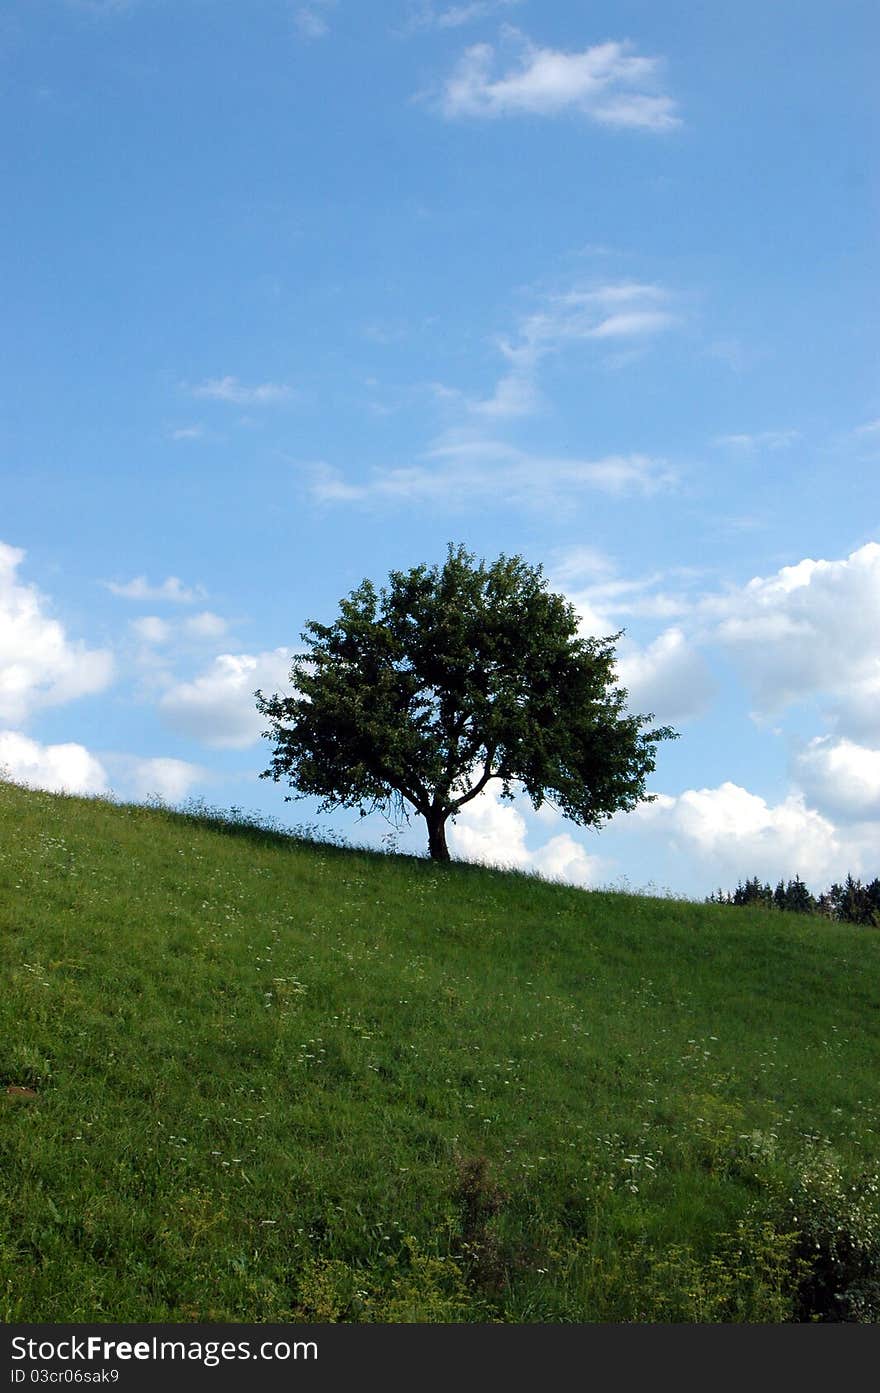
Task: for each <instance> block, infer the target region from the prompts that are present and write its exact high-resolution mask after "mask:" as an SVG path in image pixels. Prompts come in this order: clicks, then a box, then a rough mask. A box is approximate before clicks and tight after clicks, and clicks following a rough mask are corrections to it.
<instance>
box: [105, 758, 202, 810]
mask: <svg viewBox="0 0 880 1393" xmlns="http://www.w3.org/2000/svg"><path fill="white" fill-rule="evenodd" d="M121 767H122V768H123V769H124V770H125V773H126V775H127V779H126V782H127V783H128V785H129V786H130V788H131V789H132V792H133V793H134V795H135V797H137V798H161V799H162V801H163V802H165V803H180V802H182V801H183V799H184V798H186V796H187V794H188V793H190V791H191V790H192V789H193V788H194V787H196V786H197V785H198V784H200V783H202V782H204V780H205V778H206V774H205V770H204V769H201V768H200V767H199V765H197V764H189V763H187V761H186V760H183V759H167V758H155V759H128V760H123V761H122V762H121Z"/></svg>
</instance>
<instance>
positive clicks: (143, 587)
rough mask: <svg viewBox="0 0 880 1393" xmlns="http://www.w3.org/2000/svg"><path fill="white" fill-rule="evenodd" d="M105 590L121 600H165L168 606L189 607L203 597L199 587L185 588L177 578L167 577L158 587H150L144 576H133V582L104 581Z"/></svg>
mask: <svg viewBox="0 0 880 1393" xmlns="http://www.w3.org/2000/svg"><path fill="white" fill-rule="evenodd" d="M104 585H105V586H106V588H107V589H108V590H109V591H111V592H112V594H114V595H118V596H119V597H120V598H121V599H123V600H167V601H168V602H169V603H170V604H175V605H191V604H194V603H195V601H196V600H198V599H200V598H201V597H202V596H203V595H204V593H205V592H204V590H203V589H202V587H201V586H200V585H197V586H195V587H194V588H193V587H190V586H186V585H184V584H183V582H182V581H181V580H179V579H178V578H177V576H168V578H167V580H163V581H160V582H159V584H158V585H151V584H150V582H149V581H148V580H147V578H146V576H135V578H134V580H127V581H114V580H107V581H104Z"/></svg>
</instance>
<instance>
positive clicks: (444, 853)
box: [425, 809, 452, 861]
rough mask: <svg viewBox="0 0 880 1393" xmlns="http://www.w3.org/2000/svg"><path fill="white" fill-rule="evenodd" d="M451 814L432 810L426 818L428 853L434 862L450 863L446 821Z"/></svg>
mask: <svg viewBox="0 0 880 1393" xmlns="http://www.w3.org/2000/svg"><path fill="white" fill-rule="evenodd" d="M448 816H449V814H448V813H444V812H435V811H434V810H433V809H432V810H431V813H430V815H427V816H426V817H425V821H426V822H427V824H428V852H429V854H430V857H431V860H432V861H450V860H451V859H452V858H451V857H450V855H449V847H448V846H447V845H446V819H447V818H448Z"/></svg>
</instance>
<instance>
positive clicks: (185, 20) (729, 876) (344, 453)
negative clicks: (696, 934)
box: [0, 0, 880, 895]
mask: <svg viewBox="0 0 880 1393" xmlns="http://www.w3.org/2000/svg"><path fill="white" fill-rule="evenodd" d="M878 29H880V24H878V18H877V11H876V6H874V5H873V4H869V3H857V2H856V0H839V2H838V3H837V4H835V5H833V6H832V5H828V4H826V3H813V0H775V3H773V4H767V3H766V0H764V2H763V3H751V0H746V3H741V4H739V5H736V6H723V5H705V4H701V3H697V0H664V2H663V3H656V0H650V2H649V0H641V2H640V3H637V2H636V0H633V2H632V3H620V0H616V3H614V4H604V3H590V4H585V3H574V0H541V3H538V0H473V3H468V0H459V2H458V3H453V0H434V2H433V3H421V0H419V3H416V0H413V2H412V3H410V0H387V2H383V0H376V3H372V4H365V3H363V2H362V3H355V0H335V3H333V2H332V0H323V2H322V0H311V3H290V2H289V0H248V3H247V4H245V3H243V0H106V3H101V0H7V4H6V6H5V8H4V11H3V15H2V17H0V101H2V104H3V110H2V119H3V130H4V140H3V157H2V160H3V162H2V180H3V200H2V214H0V264H2V267H3V315H2V321H0V462H2V491H0V766H4V767H5V768H6V769H7V771H8V773H9V774H11V775H12V776H13V777H16V778H19V779H22V780H24V781H27V782H31V783H34V784H41V785H43V786H47V787H67V788H71V789H74V790H82V791H90V792H105V791H108V790H112V791H113V792H115V793H116V794H118V795H119V796H121V797H126V798H131V797H135V798H141V797H146V796H149V795H150V794H152V793H158V794H160V795H162V796H164V797H165V798H166V799H168V800H169V801H171V802H178V801H180V800H181V799H183V798H186V797H192V796H195V797H204V798H205V799H207V800H208V801H209V802H212V803H218V804H222V805H229V804H237V805H240V806H244V807H246V808H249V809H254V810H259V811H262V812H265V813H271V814H273V815H276V816H280V817H282V818H284V819H285V820H288V821H290V822H304V821H305V822H308V821H312V820H314V808H313V807H312V806H310V805H308V804H285V803H284V801H283V793H282V790H280V789H278V788H276V787H274V786H273V785H271V784H270V783H268V782H267V781H261V780H259V778H258V777H257V776H258V774H259V772H260V770H261V769H262V768H263V767H264V765H265V763H266V762H267V757H268V746H267V744H266V742H265V741H261V740H260V738H259V732H260V729H261V721H260V718H259V717H258V716H257V715H256V713H255V711H254V709H253V703H252V692H253V690H254V688H255V687H257V686H261V687H263V688H264V689H266V690H279V689H281V688H282V687H283V685H284V681H285V676H286V672H287V669H288V666H289V658H290V653H291V651H292V650H293V648H295V647H296V645H297V644H298V641H299V634H300V631H301V629H302V627H303V625H304V623H305V621H306V620H308V619H311V618H319V619H324V620H329V619H330V618H331V617H332V616H333V614H334V613H335V611H336V607H337V604H338V601H339V599H340V597H341V596H342V595H344V594H346V593H347V592H348V591H349V590H350V589H351V588H352V587H353V586H355V585H356V584H358V583H359V582H360V580H361V579H363V577H364V576H370V577H371V578H373V579H375V580H377V581H381V579H382V578H383V577H384V576H385V575H387V572H388V571H389V570H390V569H392V568H400V567H406V566H410V565H415V564H418V563H420V562H433V561H439V560H441V559H442V557H443V555H444V553H445V548H446V544H447V543H448V542H449V541H455V542H459V541H461V542H464V543H465V544H466V545H467V546H468V547H469V548H470V549H471V550H473V551H475V552H476V553H477V554H479V555H481V556H485V557H487V558H490V559H491V558H493V557H494V556H496V555H498V554H499V553H500V552H502V551H503V552H506V553H508V554H509V553H511V552H519V553H522V554H523V555H525V556H526V557H527V558H528V559H529V560H530V561H532V562H541V563H542V564H543V565H544V566H545V569H546V571H547V574H548V576H549V578H550V581H551V583H552V585H553V587H554V588H555V589H558V590H561V591H564V592H565V593H566V594H567V595H569V596H570V597H571V599H572V600H573V601H574V602H575V603H576V604H577V605H578V607H579V609H580V611H581V613H582V615H583V623H584V628H585V631H591V632H599V633H608V632H613V631H616V630H617V629H620V628H625V630H626V636H625V638H624V640H623V641H622V642H621V644H620V648H619V654H620V675H621V680H622V681H624V683H625V685H626V686H627V687H628V689H629V691H630V694H631V705H632V707H633V708H634V709H637V710H640V711H648V710H653V711H655V712H656V714H657V716H658V718H660V719H662V720H664V721H668V722H671V723H672V724H673V725H675V726H676V727H677V728H678V729H679V730H680V732H681V739H680V740H679V741H677V742H676V743H675V744H670V745H666V746H662V747H661V748H660V751H659V758H658V765H657V770H656V773H655V775H654V776H653V778H652V780H651V788H652V790H653V791H654V792H655V793H657V794H658V795H659V796H658V798H657V801H656V802H654V803H652V804H650V805H646V806H645V807H643V808H642V809H641V810H640V811H638V812H637V813H634V814H631V815H629V816H628V817H625V818H623V817H621V818H616V819H614V821H613V823H612V824H611V825H610V826H608V827H607V828H606V829H604V830H603V831H602V832H601V833H600V834H598V835H597V834H596V833H595V832H593V831H584V830H582V829H579V828H577V827H575V826H573V825H572V824H570V823H566V822H563V821H562V820H561V819H559V818H558V817H556V816H555V815H553V814H552V813H550V812H549V811H548V810H547V809H545V810H543V811H542V813H541V814H540V815H537V816H535V815H534V814H533V813H531V811H530V809H529V806H528V804H527V803H525V802H523V801H522V800H520V801H519V802H517V803H516V804H515V805H514V806H513V807H512V808H511V807H508V806H504V805H500V804H499V803H498V800H497V799H496V798H495V797H492V796H489V797H486V798H484V799H482V800H480V802H479V804H476V803H475V804H474V805H472V808H471V810H470V811H469V813H468V814H467V816H466V817H463V818H462V819H461V820H460V821H459V823H458V824H457V825H456V827H455V829H454V830H453V835H452V838H451V840H452V843H453V847H454V850H456V851H457V852H458V854H460V855H465V856H469V857H483V858H486V859H492V860H498V861H502V862H507V863H511V864H518V865H524V866H532V867H535V868H536V869H539V870H541V871H543V872H544V873H545V874H549V875H558V876H562V877H564V878H566V879H570V880H573V881H576V882H578V883H583V884H609V883H619V882H621V881H623V880H627V881H628V882H629V883H630V884H632V885H635V886H645V885H649V884H653V885H656V886H658V887H659V888H661V889H666V888H669V889H671V890H673V891H676V892H682V893H687V894H693V895H701V894H704V893H708V891H709V890H710V889H711V888H712V887H713V886H714V885H717V884H719V883H721V884H724V885H729V884H731V883H735V881H736V879H737V877H738V876H746V875H749V874H753V873H759V874H762V875H766V876H768V877H771V878H776V877H778V876H779V875H794V874H795V873H796V872H799V873H800V874H801V875H803V876H804V877H805V878H806V879H807V881H808V883H811V884H812V885H813V886H814V887H815V888H820V887H821V886H822V885H824V884H825V883H827V882H828V880H829V879H830V878H831V877H833V876H840V875H843V874H845V872H846V871H847V869H852V870H853V871H854V872H856V873H860V874H863V875H868V876H873V875H876V874H878V873H880V856H878V852H877V847H878V844H880V838H878V831H880V825H878V824H880V489H878V483H877V478H878V466H880V382H878V373H877V366H878V364H877V352H876V343H877V328H878V299H877V289H876V287H877V256H876V245H877V208H878V199H877V190H878V180H877V161H876V155H875V151H876V148H877V139H878V133H880V132H878V124H880V123H878V98H877V95H876V90H877V89H876V82H875V80H874V78H875V57H874V55H875V54H876V51H877V49H876V45H877V41H878V38H880V34H878ZM321 820H322V821H323V822H324V823H325V824H326V825H330V823H331V821H332V823H333V825H334V826H336V827H338V828H339V829H340V830H342V831H343V832H348V833H351V834H353V835H355V836H356V837H358V838H366V839H369V840H372V841H373V842H374V843H377V844H378V842H379V839H380V838H381V837H382V835H383V833H385V832H386V831H387V830H388V829H387V827H386V826H385V825H384V824H383V823H382V822H381V820H380V819H378V818H371V819H368V820H367V821H366V823H364V824H361V823H360V822H359V821H358V819H357V818H356V817H354V818H353V817H352V816H351V815H350V814H348V815H345V816H339V817H337V818H335V819H332V820H331V819H329V818H327V817H324V818H323V819H321ZM422 840H423V837H422V832H421V830H420V829H419V828H418V827H417V826H414V827H413V829H412V831H411V832H409V833H404V835H403V836H402V838H401V846H403V847H406V848H410V847H411V848H419V847H421V844H422Z"/></svg>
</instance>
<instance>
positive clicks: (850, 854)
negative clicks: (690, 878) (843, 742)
mask: <svg viewBox="0 0 880 1393" xmlns="http://www.w3.org/2000/svg"><path fill="white" fill-rule="evenodd" d="M615 822H616V823H617V824H618V825H620V826H622V827H624V828H629V829H630V830H636V829H639V828H642V829H646V828H647V829H650V830H651V832H652V833H653V834H654V836H656V837H659V838H661V839H662V840H663V841H665V842H666V843H667V845H668V847H669V849H670V850H672V851H674V852H680V853H683V854H684V855H685V856H686V857H687V858H688V859H690V860H693V859H694V858H696V860H697V862H698V864H700V865H702V866H704V867H705V868H706V880H707V883H709V884H712V883H714V884H719V883H721V884H728V883H730V882H731V881H732V880H733V881H735V880H737V879H740V878H743V877H745V876H749V875H757V876H759V877H760V878H761V879H764V880H770V881H773V882H774V883H775V882H776V880H778V879H779V878H780V877H783V878H785V879H790V878H792V877H794V876H795V875H800V876H802V877H803V879H805V880H806V881H807V882H808V883H809V884H813V883H824V882H825V881H826V880H827V879H828V878H830V877H833V876H836V875H843V874H845V873H846V870H847V867H848V866H849V867H850V868H851V869H853V870H855V871H858V869H859V862H860V859H861V858H860V851H859V849H858V847H856V846H852V845H850V846H847V845H845V844H844V842H843V841H842V840H841V838H840V836H839V833H838V830H837V828H836V827H835V826H834V824H833V822H831V820H830V819H829V818H827V817H824V816H823V815H822V814H821V813H819V812H817V811H816V810H815V809H813V808H810V807H808V806H807V804H806V801H805V799H804V797H803V795H802V794H799V793H793V794H790V795H789V796H788V797H787V798H785V799H784V800H783V801H782V802H780V803H775V804H771V803H768V802H767V801H766V800H765V799H764V798H761V797H759V796H758V795H757V794H755V793H750V792H749V791H748V789H745V788H742V787H740V785H738V784H735V783H732V782H730V781H727V782H725V783H723V784H721V785H720V786H719V787H717V788H701V789H688V790H687V791H686V792H684V793H681V794H679V795H677V796H676V797H670V796H669V795H663V794H661V795H660V796H658V798H657V800H656V801H655V802H653V803H643V804H641V805H640V806H639V807H638V808H636V809H635V811H634V812H632V813H628V814H626V817H625V819H615Z"/></svg>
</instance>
